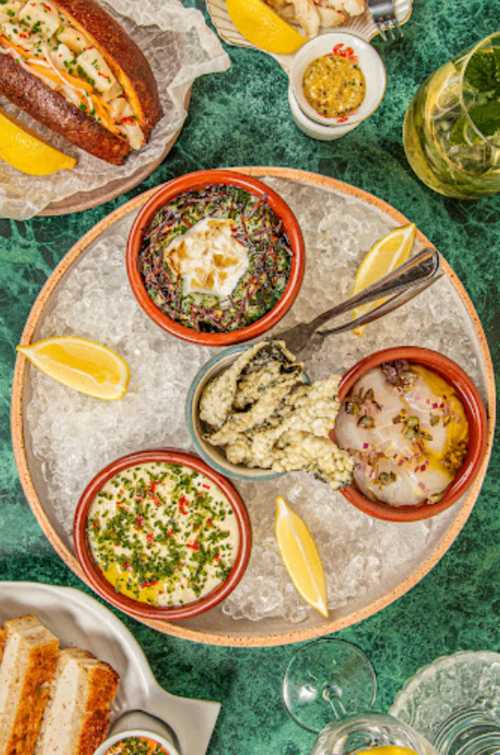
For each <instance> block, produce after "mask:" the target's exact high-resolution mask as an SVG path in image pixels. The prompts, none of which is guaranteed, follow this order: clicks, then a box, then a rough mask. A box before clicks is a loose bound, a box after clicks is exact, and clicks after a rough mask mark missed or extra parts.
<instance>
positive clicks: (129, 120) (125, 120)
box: [120, 115, 135, 125]
mask: <svg viewBox="0 0 500 755" xmlns="http://www.w3.org/2000/svg"><path fill="white" fill-rule="evenodd" d="M120 123H122V124H127V125H131V124H133V123H135V119H134V118H133V117H132V116H131V115H127V116H125V118H122V119H121V121H120Z"/></svg>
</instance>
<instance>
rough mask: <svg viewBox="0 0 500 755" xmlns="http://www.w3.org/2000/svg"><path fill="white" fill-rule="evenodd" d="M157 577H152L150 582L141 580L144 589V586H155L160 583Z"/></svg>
mask: <svg viewBox="0 0 500 755" xmlns="http://www.w3.org/2000/svg"><path fill="white" fill-rule="evenodd" d="M158 581H159V580H157V579H151V580H150V581H149V582H141V588H142V589H144V587H154V586H155V585H157V584H158Z"/></svg>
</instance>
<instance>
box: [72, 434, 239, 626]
mask: <svg viewBox="0 0 500 755" xmlns="http://www.w3.org/2000/svg"><path fill="white" fill-rule="evenodd" d="M147 462H168V463H171V464H182V465H184V466H186V467H190V468H191V469H194V470H196V471H197V472H200V473H201V474H203V475H205V476H206V477H208V479H209V480H211V482H213V483H215V484H216V485H217V487H218V488H219V489H220V490H221V491H222V493H224V495H225V496H226V498H227V500H228V501H229V503H230V505H231V506H232V509H233V512H234V516H235V519H236V522H237V524H238V532H239V538H240V542H239V547H238V552H237V554H236V559H235V562H234V564H233V567H232V569H231V571H230V573H229V575H228V577H227V579H226V580H225V582H223V583H222V584H220V585H218V587H216V588H215V590H212V592H210V593H208V595H205V596H204V597H203V598H201V599H200V600H197V601H195V602H193V603H188V604H186V605H183V606H179V607H176V606H173V607H169V608H157V607H154V606H149V605H146V604H144V603H141V602H139V601H138V600H133V599H132V598H128V597H127V596H125V595H122V594H121V593H119V592H116V590H115V589H114V588H113V586H112V585H111V583H110V582H108V580H107V579H106V578H105V577H104V575H103V574H102V572H101V570H100V568H99V566H98V565H97V563H96V562H95V560H94V557H93V555H92V551H91V547H90V544H89V541H88V538H87V519H88V514H89V509H90V506H91V504H92V502H93V500H94V498H95V497H96V495H97V493H98V492H99V491H100V490H101V488H102V487H103V486H104V485H105V484H106V483H107V482H108V480H110V479H111V478H112V477H114V475H116V474H118V473H119V472H123V470H124V469H128V468H129V467H134V466H137V465H138V464H145V463H147ZM73 541H74V546H75V551H76V555H77V557H78V560H79V561H80V564H81V567H82V569H83V571H84V572H85V576H86V577H87V579H88V581H89V583H90V584H91V586H92V587H93V588H94V590H95V591H96V592H97V593H98V594H99V595H100V596H101V597H102V598H104V599H105V600H107V601H108V602H109V603H111V605H113V606H116V608H120V609H121V610H122V611H124V612H125V613H128V614H131V615H132V616H138V617H140V618H146V619H164V620H165V621H173V620H177V619H190V618H192V617H193V616H198V615H199V614H201V613H204V612H205V611H208V610H210V609H211V608H214V606H216V605H217V604H218V603H220V602H221V601H222V600H224V599H225V598H227V597H228V595H229V594H230V593H231V592H232V591H233V590H234V588H235V587H236V585H237V584H238V582H239V581H240V580H241V578H242V577H243V574H244V573H245V570H246V568H247V566H248V561H249V559H250V552H251V548H252V530H251V524H250V518H249V516H248V511H247V509H246V506H245V504H244V502H243V500H242V498H241V496H240V494H239V493H238V491H237V490H236V488H234V486H233V485H232V483H231V482H229V480H226V479H225V478H224V477H223V476H222V475H220V474H218V473H217V472H215V471H214V470H213V469H210V467H208V466H207V465H206V464H205V463H204V462H203V461H202V460H201V459H199V458H198V457H197V456H194V455H193V454H189V453H185V452H183V451H179V450H177V449H174V448H163V449H156V450H149V451H138V452H137V453H132V454H128V455H127V456H122V457H121V458H119V459H116V460H115V461H113V462H112V463H111V464H109V465H108V466H107V467H105V468H104V469H103V470H101V471H100V472H99V473H98V474H97V475H96V476H95V477H94V478H93V479H92V480H91V481H90V482H89V484H88V485H87V487H86V488H85V490H84V491H83V493H82V495H81V497H80V500H79V501H78V505H77V507H76V512H75V519H74V523H73Z"/></svg>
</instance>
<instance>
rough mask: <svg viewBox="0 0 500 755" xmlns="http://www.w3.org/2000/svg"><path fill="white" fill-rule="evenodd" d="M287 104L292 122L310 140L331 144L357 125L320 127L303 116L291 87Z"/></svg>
mask: <svg viewBox="0 0 500 755" xmlns="http://www.w3.org/2000/svg"><path fill="white" fill-rule="evenodd" d="M288 104H289V106H290V112H291V114H292V118H293V121H294V123H295V125H296V126H297V128H298V129H300V130H301V131H302V133H303V134H305V135H306V136H309V137H310V138H311V139H317V140H318V141H322V142H331V141H333V140H334V139H340V137H341V136H344V135H345V134H348V133H349V131H352V130H353V129H355V128H356V126H357V125H358V124H357V123H351V124H346V125H345V126H320V125H319V123H316V122H315V121H312V120H311V119H310V118H308V117H307V115H305V114H304V113H303V112H302V110H301V109H300V107H299V103H298V102H297V100H296V99H295V95H294V93H293V90H292V87H291V86H290V87H289V88H288Z"/></svg>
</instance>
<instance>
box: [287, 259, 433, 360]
mask: <svg viewBox="0 0 500 755" xmlns="http://www.w3.org/2000/svg"><path fill="white" fill-rule="evenodd" d="M442 275H443V273H442V271H441V270H440V265H439V253H438V252H437V251H436V249H423V250H422V251H421V252H419V253H418V254H416V255H415V256H414V257H412V258H411V259H409V260H408V262H405V263H404V264H403V265H401V266H400V267H398V268H397V269H396V270H394V271H393V272H392V273H389V274H388V275H385V276H384V277H383V278H381V279H380V280H379V281H377V282H376V283H374V284H373V285H372V286H368V288H365V289H364V290H363V291H360V293H359V294H356V295H355V296H351V297H350V298H349V299H346V301H343V302H341V303H340V304H337V305H336V306H335V307H332V308H331V309H328V310H327V311H326V312H323V314H321V315H318V316H317V317H315V318H314V320H311V322H307V323H299V325H294V327H293V328H289V329H288V330H285V331H283V332H282V333H277V334H275V335H274V334H273V340H276V339H278V340H283V341H286V345H287V347H288V348H289V349H290V351H291V352H293V353H294V354H295V356H300V358H301V359H302V360H307V359H308V358H309V357H310V356H311V354H312V353H313V352H314V351H316V349H318V348H319V346H320V345H321V343H322V341H323V339H324V338H326V337H327V336H330V335H332V334H334V333H343V332H344V331H346V330H352V329H353V328H357V327H359V326H361V325H366V324H367V323H369V322H373V320H377V319H378V318H379V317H383V316H384V315H387V314H388V313H389V312H393V311H394V310H395V309H398V307H401V306H402V305H403V304H406V302H408V301H410V300H411V299H413V298H414V297H415V296H417V295H418V294H420V293H421V292H422V291H424V290H425V289H426V288H428V287H429V286H431V285H432V284H433V283H435V282H436V281H437V280H438V279H439V278H441V277H442ZM388 296H389V298H387V297H388ZM377 299H385V301H384V302H383V303H382V304H379V306H378V307H376V308H375V309H372V310H371V311H370V312H366V313H365V314H364V315H361V316H360V317H357V318H356V319H354V320H353V319H350V320H347V321H346V322H344V323H342V324H341V325H337V326H336V327H333V328H329V329H328V330H320V331H318V328H321V327H322V326H323V325H326V323H328V322H330V320H333V319H334V318H336V317H338V316H339V315H343V314H345V313H346V312H350V311H351V310H353V309H355V308H356V307H360V306H361V305H363V304H368V303H369V302H372V301H376V300H377Z"/></svg>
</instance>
